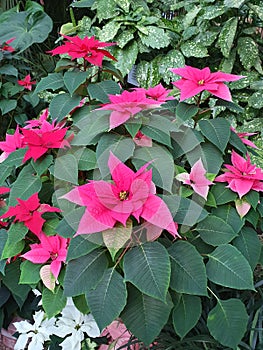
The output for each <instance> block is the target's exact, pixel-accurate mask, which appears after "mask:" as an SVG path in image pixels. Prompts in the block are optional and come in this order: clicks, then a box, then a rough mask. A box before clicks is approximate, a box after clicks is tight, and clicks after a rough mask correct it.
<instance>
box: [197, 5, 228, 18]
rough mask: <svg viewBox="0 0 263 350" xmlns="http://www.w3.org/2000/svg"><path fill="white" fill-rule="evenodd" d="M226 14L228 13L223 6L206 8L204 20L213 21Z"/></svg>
mask: <svg viewBox="0 0 263 350" xmlns="http://www.w3.org/2000/svg"><path fill="white" fill-rule="evenodd" d="M225 12H226V8H225V6H223V5H212V6H206V7H205V11H204V14H203V16H202V18H204V19H213V18H216V17H218V16H221V15H222V14H223V13H225Z"/></svg>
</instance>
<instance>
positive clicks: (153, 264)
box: [123, 242, 171, 301]
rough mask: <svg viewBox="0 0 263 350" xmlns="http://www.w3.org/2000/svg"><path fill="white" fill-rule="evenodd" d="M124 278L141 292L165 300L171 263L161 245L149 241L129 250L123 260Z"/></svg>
mask: <svg viewBox="0 0 263 350" xmlns="http://www.w3.org/2000/svg"><path fill="white" fill-rule="evenodd" d="M123 268H124V274H125V280H126V281H129V282H131V283H132V284H133V285H135V286H136V287H137V288H138V289H139V290H140V291H141V292H142V293H144V294H147V295H149V296H151V297H153V298H156V299H159V300H162V301H165V300H166V295H167V291H168V287H169V281H170V273H171V265H170V261H169V256H168V254H167V251H166V249H165V248H164V246H163V245H161V244H160V243H158V242H150V243H145V244H142V245H139V246H138V247H135V248H132V249H131V250H129V251H128V252H127V253H126V254H125V256H124V261H123Z"/></svg>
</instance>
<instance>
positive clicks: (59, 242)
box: [21, 232, 68, 279]
mask: <svg viewBox="0 0 263 350" xmlns="http://www.w3.org/2000/svg"><path fill="white" fill-rule="evenodd" d="M39 240H40V243H35V244H31V245H30V248H31V249H30V250H29V251H28V252H26V253H25V254H23V255H21V257H22V258H24V259H26V260H29V261H31V262H32V263H34V264H43V263H46V262H50V271H51V272H52V274H53V275H54V277H55V278H56V279H57V278H58V275H59V272H60V270H61V266H62V263H64V262H65V261H66V256H67V246H68V239H67V238H63V237H60V236H58V235H56V236H46V235H45V233H43V232H42V233H41V235H40V236H39Z"/></svg>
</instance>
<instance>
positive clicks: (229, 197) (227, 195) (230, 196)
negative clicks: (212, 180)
mask: <svg viewBox="0 0 263 350" xmlns="http://www.w3.org/2000/svg"><path fill="white" fill-rule="evenodd" d="M211 192H212V194H213V195H214V197H215V200H216V204H217V205H222V204H226V203H229V202H233V201H234V200H235V199H236V198H237V195H236V193H235V192H233V191H231V190H230V189H229V188H227V187H226V184H221V183H216V184H215V185H214V186H212V188H211Z"/></svg>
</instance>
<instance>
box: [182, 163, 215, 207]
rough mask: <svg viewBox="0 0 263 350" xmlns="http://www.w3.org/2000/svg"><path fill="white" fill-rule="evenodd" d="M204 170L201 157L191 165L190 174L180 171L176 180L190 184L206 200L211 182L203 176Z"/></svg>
mask: <svg viewBox="0 0 263 350" xmlns="http://www.w3.org/2000/svg"><path fill="white" fill-rule="evenodd" d="M205 174H206V170H205V168H204V166H203V163H202V160H201V158H200V159H198V161H197V162H196V163H195V164H194V165H193V166H192V169H191V172H190V174H188V173H180V174H178V175H177V176H176V178H177V180H179V181H182V182H183V183H184V184H186V185H190V186H191V187H192V188H193V190H194V191H195V192H196V193H197V194H199V196H201V197H203V198H204V199H205V200H207V195H208V191H209V186H210V185H212V184H213V182H211V181H210V180H208V179H207V178H206V176H205Z"/></svg>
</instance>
